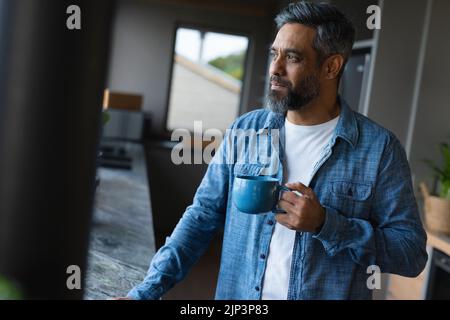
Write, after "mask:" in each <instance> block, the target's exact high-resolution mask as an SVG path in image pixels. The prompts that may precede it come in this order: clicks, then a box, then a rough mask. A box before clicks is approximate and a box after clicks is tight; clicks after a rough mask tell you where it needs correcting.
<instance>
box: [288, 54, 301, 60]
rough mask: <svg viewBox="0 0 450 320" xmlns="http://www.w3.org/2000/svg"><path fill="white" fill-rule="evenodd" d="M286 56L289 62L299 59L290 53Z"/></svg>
mask: <svg viewBox="0 0 450 320" xmlns="http://www.w3.org/2000/svg"><path fill="white" fill-rule="evenodd" d="M287 58H288V60H289V61H291V62H298V61H300V60H299V58H298V57H297V56H293V55H290V54H289V55H288V56H287Z"/></svg>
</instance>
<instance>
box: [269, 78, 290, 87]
mask: <svg viewBox="0 0 450 320" xmlns="http://www.w3.org/2000/svg"><path fill="white" fill-rule="evenodd" d="M270 82H276V83H278V84H280V85H282V86H285V87H288V88H291V83H290V82H289V81H288V80H284V79H282V78H281V77H279V76H277V75H272V76H270Z"/></svg>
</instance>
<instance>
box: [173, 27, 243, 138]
mask: <svg viewBox="0 0 450 320" xmlns="http://www.w3.org/2000/svg"><path fill="white" fill-rule="evenodd" d="M247 47H248V38H247V37H244V36H237V35H230V34H224V33H216V32H207V31H203V30H197V29H190V28H178V29H177V32H176V39H175V52H174V54H173V57H174V58H173V66H172V78H171V91H170V95H169V106H168V115H167V129H168V130H171V131H172V130H175V129H178V128H184V129H188V130H191V131H192V130H193V129H194V121H201V122H202V129H203V130H205V129H209V128H217V129H220V130H225V129H226V128H227V127H228V126H229V125H230V124H231V123H232V122H233V120H234V119H235V118H236V116H237V115H238V113H239V105H240V98H241V89H242V81H243V77H244V71H245V70H244V68H245V66H244V64H245V58H246V54H247Z"/></svg>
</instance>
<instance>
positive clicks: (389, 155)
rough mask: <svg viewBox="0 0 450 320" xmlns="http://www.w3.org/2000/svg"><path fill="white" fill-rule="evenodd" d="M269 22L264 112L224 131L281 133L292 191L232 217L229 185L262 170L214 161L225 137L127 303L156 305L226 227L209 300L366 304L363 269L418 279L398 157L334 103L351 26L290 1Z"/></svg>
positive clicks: (378, 133)
mask: <svg viewBox="0 0 450 320" xmlns="http://www.w3.org/2000/svg"><path fill="white" fill-rule="evenodd" d="M276 22H277V26H278V33H277V36H276V38H275V41H274V42H273V45H272V47H271V49H270V53H271V56H272V60H271V65H270V84H271V87H270V94H269V96H268V99H267V106H268V109H260V110H257V111H253V112H250V113H248V114H245V115H243V116H242V117H240V118H239V119H237V120H236V121H235V123H234V124H233V125H232V130H236V129H244V130H254V131H255V132H261V130H263V129H268V130H279V131H280V132H281V134H280V145H281V149H280V150H281V151H280V152H279V153H276V152H274V153H273V154H277V158H276V160H277V161H276V162H277V163H276V165H275V166H273V165H271V166H272V167H271V168H272V169H274V168H276V171H275V172H274V176H275V177H278V178H279V181H280V182H283V183H287V184H286V185H287V187H289V188H290V189H291V190H293V192H283V193H282V196H281V199H280V201H279V203H278V205H279V207H280V208H281V209H284V210H285V212H286V213H281V214H275V213H267V214H259V215H251V214H245V213H242V212H239V211H238V209H237V208H236V207H235V205H234V204H233V199H232V190H233V181H234V177H235V176H236V175H254V176H258V175H261V174H262V173H263V169H264V166H263V165H260V164H252V163H246V164H240V165H238V164H236V163H231V164H230V163H228V162H226V161H218V160H217V159H218V158H221V157H222V158H223V159H225V158H226V157H228V155H229V153H230V152H231V150H232V149H233V148H234V145H233V140H232V139H227V138H226V139H225V140H224V142H223V143H222V145H221V147H220V150H219V152H218V155H216V157H215V160H216V161H213V162H212V163H211V164H210V165H209V167H208V170H207V172H206V174H205V177H204V178H203V181H202V183H201V185H200V186H199V188H198V190H197V193H196V195H195V198H194V201H193V204H192V205H191V206H190V207H188V208H187V210H186V212H185V213H184V215H183V217H182V218H181V220H180V222H179V223H178V225H177V226H176V228H175V230H174V231H173V233H172V235H171V236H170V237H169V238H168V239H167V241H166V244H165V245H164V246H163V247H162V248H161V249H160V250H159V251H158V252H157V253H156V255H155V256H154V258H153V260H152V262H151V265H150V268H149V271H148V274H147V276H146V278H145V279H144V281H143V282H142V283H141V284H139V285H138V286H136V287H135V288H133V289H132V290H131V291H130V292H129V294H128V298H132V299H158V298H160V297H161V296H162V295H163V294H164V293H165V292H167V291H168V290H169V289H170V288H171V287H172V286H173V285H175V284H176V283H177V282H179V281H181V280H182V279H183V278H184V276H185V275H186V274H187V272H188V270H189V269H190V268H191V267H192V265H193V264H194V263H195V262H196V261H197V260H198V259H199V257H200V256H201V255H202V254H203V253H204V251H205V250H206V248H207V246H208V244H209V242H210V240H211V239H212V237H213V236H214V235H215V234H216V232H218V231H219V230H221V229H223V228H224V240H223V249H222V259H221V267H220V273H219V279H218V283H217V291H216V298H217V299H370V298H371V296H372V291H371V289H373V288H370V286H368V284H367V283H368V281H367V280H368V278H369V276H370V275H371V273H368V268H369V267H371V268H373V266H375V267H378V268H379V269H377V268H375V269H370V268H369V270H380V271H381V272H384V273H395V274H400V275H403V276H410V277H414V276H417V275H418V274H419V273H420V272H421V271H422V270H423V268H424V266H425V263H426V261H427V253H426V251H425V244H426V233H425V232H424V230H423V227H422V224H421V221H420V217H419V214H418V210H417V204H416V201H415V198H414V193H413V187H412V183H411V176H410V169H409V165H408V162H407V159H406V156H405V152H404V150H403V148H402V147H401V145H400V143H399V141H398V140H397V139H396V137H395V136H394V135H393V134H392V133H390V132H389V131H387V130H386V129H384V128H382V127H380V126H379V125H377V124H375V123H374V122H372V121H370V120H369V119H367V118H365V117H364V116H362V115H360V114H358V113H356V112H354V111H352V110H351V109H350V108H349V106H347V105H346V103H345V102H344V101H343V100H342V99H340V97H339V96H338V85H339V79H340V76H341V74H342V72H343V70H344V66H345V63H346V61H347V59H348V57H349V55H350V53H351V49H352V46H353V41H354V33H355V32H354V28H353V26H352V24H351V23H350V22H349V21H348V20H347V18H346V17H345V16H344V15H343V14H342V13H340V12H339V11H338V10H337V9H336V8H335V7H332V6H330V5H327V4H313V3H307V2H300V3H296V4H290V5H289V6H288V7H286V8H285V9H284V10H282V12H281V13H280V14H279V15H278V16H277V18H276ZM269 109H270V110H269ZM248 152H249V153H252V152H256V151H255V150H252V149H250V150H248ZM219 160H220V159H219Z"/></svg>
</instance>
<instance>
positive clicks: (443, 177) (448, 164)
mask: <svg viewBox="0 0 450 320" xmlns="http://www.w3.org/2000/svg"><path fill="white" fill-rule="evenodd" d="M439 149H440V151H441V154H442V157H443V159H444V162H443V164H442V166H441V167H439V166H437V165H436V164H435V163H434V162H433V161H431V160H425V162H426V163H427V164H428V165H429V166H430V168H431V169H432V170H433V171H434V173H435V174H436V176H437V178H438V181H439V190H440V191H439V196H440V197H441V198H445V199H448V200H450V148H449V145H448V144H447V143H441V144H440V145H439Z"/></svg>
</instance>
